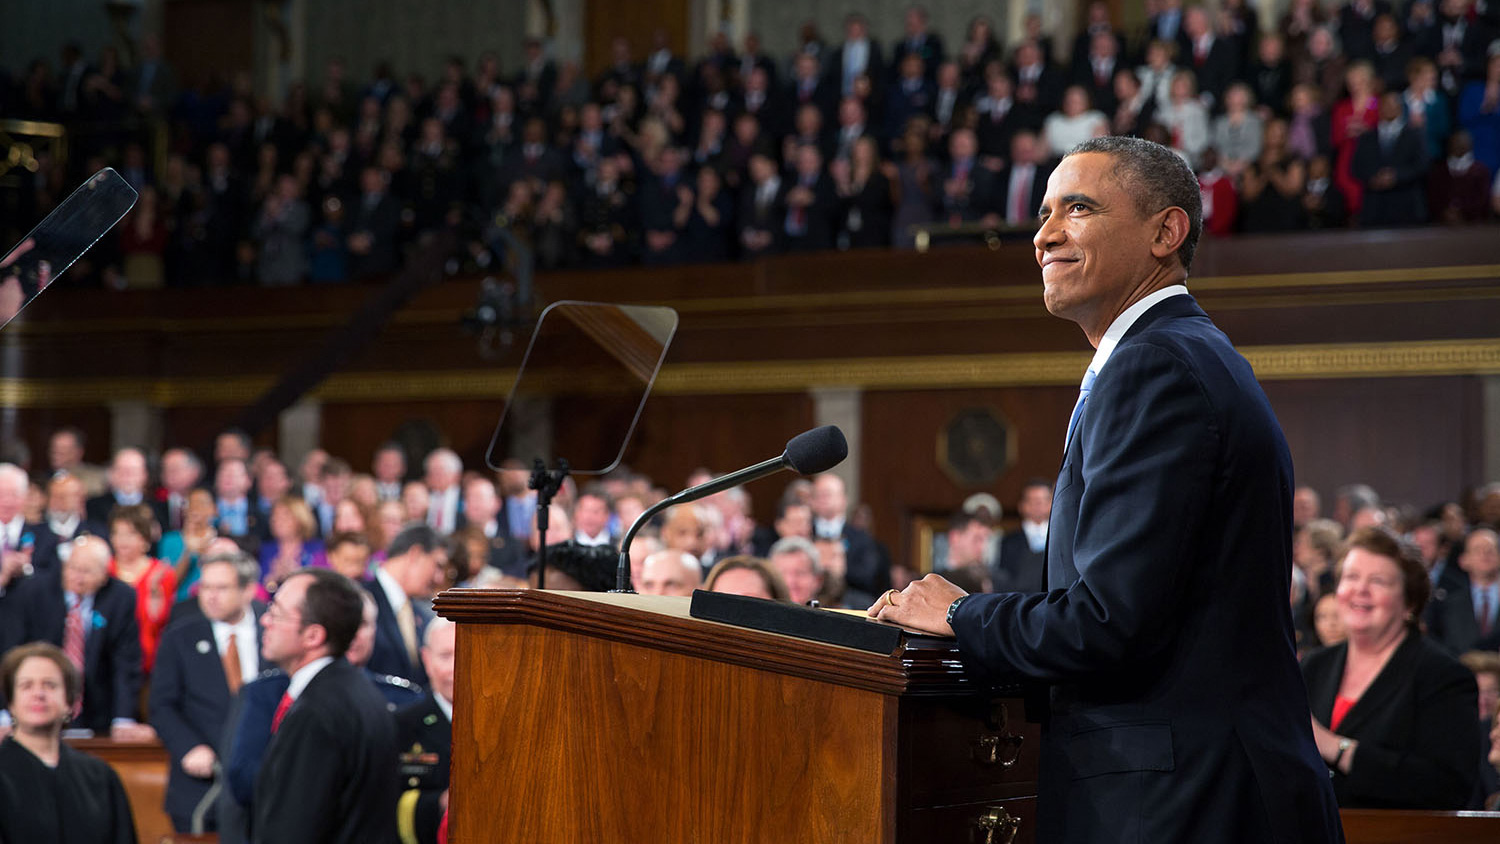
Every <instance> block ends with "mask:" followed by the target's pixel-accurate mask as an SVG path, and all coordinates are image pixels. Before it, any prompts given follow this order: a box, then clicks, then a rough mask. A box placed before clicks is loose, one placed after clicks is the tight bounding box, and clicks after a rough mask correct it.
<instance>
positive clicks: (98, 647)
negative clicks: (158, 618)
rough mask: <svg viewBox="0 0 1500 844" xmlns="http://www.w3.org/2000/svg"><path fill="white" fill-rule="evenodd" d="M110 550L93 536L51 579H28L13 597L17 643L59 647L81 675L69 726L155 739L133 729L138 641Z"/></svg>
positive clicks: (130, 602) (77, 545)
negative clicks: (78, 704)
mask: <svg viewBox="0 0 1500 844" xmlns="http://www.w3.org/2000/svg"><path fill="white" fill-rule="evenodd" d="M109 559H110V550H109V546H108V545H106V544H105V542H104V540H103V539H100V538H99V537H97V536H81V537H79V538H77V539H75V540H73V542H72V544H71V546H70V548H69V550H68V552H67V554H66V559H65V560H64V561H63V564H62V571H61V572H58V573H48V574H38V575H36V576H33V577H31V578H28V579H27V582H26V585H25V587H24V593H23V594H21V595H18V596H17V597H18V599H19V603H20V607H21V612H22V640H23V641H27V642H34V641H43V642H51V643H52V644H54V645H57V646H58V647H60V648H62V649H63V651H64V652H65V653H67V654H68V657H69V658H70V659H72V660H73V664H74V665H75V666H77V667H78V669H79V673H80V674H82V676H83V707H82V710H81V711H80V712H79V713H78V716H77V717H76V718H74V719H73V723H72V725H71V726H74V727H82V728H85V729H89V730H93V731H94V734H95V735H99V736H104V735H108V736H110V737H111V738H116V739H140V738H150V737H152V736H154V735H155V734H154V732H153V731H152V730H151V728H150V727H147V726H144V725H142V724H140V723H138V722H137V720H136V711H137V708H138V707H139V705H140V695H141V680H142V677H141V635H140V629H139V628H138V627H137V626H136V621H135V590H134V589H132V588H130V586H129V585H127V584H125V583H123V582H122V581H119V580H116V579H115V578H113V577H110V575H109Z"/></svg>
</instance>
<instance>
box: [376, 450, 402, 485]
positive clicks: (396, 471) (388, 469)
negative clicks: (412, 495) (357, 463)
mask: <svg viewBox="0 0 1500 844" xmlns="http://www.w3.org/2000/svg"><path fill="white" fill-rule="evenodd" d="M371 468H373V469H374V471H375V479H376V480H378V481H380V482H381V483H387V484H392V483H396V482H398V481H400V480H401V476H402V475H404V474H406V458H405V457H402V456H401V452H399V451H397V450H395V449H394V448H387V449H382V450H381V451H380V452H379V453H377V454H376V455H375V465H374V466H373V467H371Z"/></svg>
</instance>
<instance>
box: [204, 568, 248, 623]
mask: <svg viewBox="0 0 1500 844" xmlns="http://www.w3.org/2000/svg"><path fill="white" fill-rule="evenodd" d="M246 592H247V590H244V589H241V588H240V579H239V577H238V576H237V575H236V574H235V571H234V566H233V565H231V564H229V563H214V564H213V565H210V566H206V567H205V568H204V569H203V574H202V575H201V576H200V577H199V578H198V605H199V606H200V607H202V608H203V614H204V615H206V616H208V618H209V620H210V621H227V622H229V623H230V624H233V623H235V622H237V621H239V620H240V616H241V615H243V614H244V612H245V599H246Z"/></svg>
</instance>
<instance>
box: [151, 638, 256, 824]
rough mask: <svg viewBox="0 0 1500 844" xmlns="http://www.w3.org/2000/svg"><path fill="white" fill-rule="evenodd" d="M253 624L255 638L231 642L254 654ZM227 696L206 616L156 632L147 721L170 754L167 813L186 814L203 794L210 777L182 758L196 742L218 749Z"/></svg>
mask: <svg viewBox="0 0 1500 844" xmlns="http://www.w3.org/2000/svg"><path fill="white" fill-rule="evenodd" d="M246 611H247V612H249V611H250V610H249V609H248V608H247V610H246ZM257 615H258V614H257ZM255 629H256V631H257V636H256V640H255V641H251V642H236V647H238V648H240V649H241V650H243V649H245V648H254V649H255V652H256V653H259V652H260V641H259V630H260V625H259V624H257V625H256V628H255ZM259 662H260V663H261V665H260V667H261V670H265V669H266V668H269V667H270V666H268V665H266V664H265V662H264V660H259ZM232 700H233V699H232V697H231V695H230V694H229V681H228V680H227V679H226V678H225V676H224V663H223V660H222V658H221V657H220V655H219V648H218V644H217V643H216V642H215V640H214V630H213V623H212V622H210V621H209V620H208V618H207V617H206V616H202V615H196V616H190V617H188V618H184V619H182V620H180V621H176V622H173V623H172V624H171V625H169V626H168V627H167V629H166V630H164V631H163V632H162V634H161V644H160V645H159V646H158V647H157V652H156V667H155V668H154V669H153V670H152V672H151V726H153V727H155V728H156V734H157V735H158V736H159V737H160V738H161V743H162V744H163V745H165V746H166V748H167V753H168V755H170V756H171V758H172V767H171V771H170V773H169V774H168V775H167V798H166V810H167V814H169V815H175V816H177V817H188V816H191V815H192V814H193V810H194V809H195V808H197V806H198V803H199V801H201V800H202V799H203V796H204V795H205V794H207V793H208V789H209V786H210V785H212V784H213V780H211V779H198V778H196V777H191V776H188V774H187V773H186V772H185V771H183V770H182V757H183V755H184V754H186V753H187V752H188V751H189V750H192V749H193V748H194V747H197V746H198V745H200V744H206V745H208V746H209V747H212V748H214V749H215V752H217V751H218V746H219V741H220V739H221V737H222V736H223V734H224V725H225V722H226V720H227V718H228V717H229V708H230V704H231V703H232Z"/></svg>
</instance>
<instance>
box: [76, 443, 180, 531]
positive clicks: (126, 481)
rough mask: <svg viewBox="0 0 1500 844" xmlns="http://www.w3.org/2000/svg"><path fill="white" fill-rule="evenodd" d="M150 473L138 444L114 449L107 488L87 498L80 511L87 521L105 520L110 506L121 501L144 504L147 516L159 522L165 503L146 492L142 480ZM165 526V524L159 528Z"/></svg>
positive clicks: (163, 518) (161, 522)
mask: <svg viewBox="0 0 1500 844" xmlns="http://www.w3.org/2000/svg"><path fill="white" fill-rule="evenodd" d="M148 480H150V473H149V472H148V471H147V470H146V455H145V453H143V452H142V451H141V450H140V449H138V448H122V449H120V450H119V451H117V452H115V459H114V460H113V461H111V462H110V464H109V489H108V491H106V492H105V493H104V494H103V495H100V496H97V497H95V498H90V499H89V500H88V503H87V504H86V505H85V507H84V513H85V514H86V515H87V516H88V518H89V519H90V520H91V521H94V522H96V523H99V524H106V525H107V524H108V523H109V513H110V511H111V510H113V509H115V508H116V507H119V506H121V505H125V504H145V505H146V506H147V507H150V508H151V516H152V518H154V519H156V524H157V525H158V526H162V525H165V524H166V521H167V508H166V505H165V504H164V503H163V502H161V501H158V500H156V498H154V497H152V496H150V495H147V494H146V482H147V481H148ZM163 529H165V528H163Z"/></svg>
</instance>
